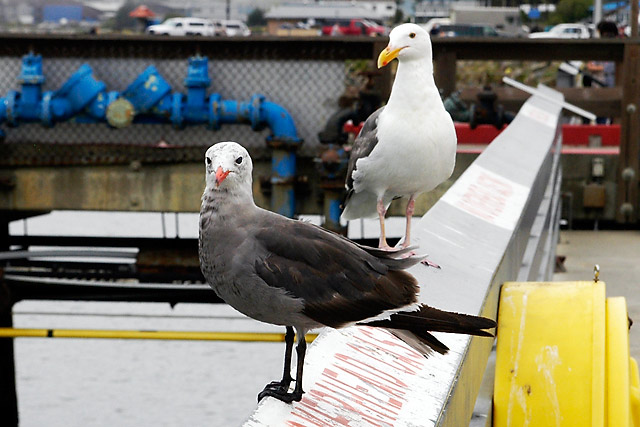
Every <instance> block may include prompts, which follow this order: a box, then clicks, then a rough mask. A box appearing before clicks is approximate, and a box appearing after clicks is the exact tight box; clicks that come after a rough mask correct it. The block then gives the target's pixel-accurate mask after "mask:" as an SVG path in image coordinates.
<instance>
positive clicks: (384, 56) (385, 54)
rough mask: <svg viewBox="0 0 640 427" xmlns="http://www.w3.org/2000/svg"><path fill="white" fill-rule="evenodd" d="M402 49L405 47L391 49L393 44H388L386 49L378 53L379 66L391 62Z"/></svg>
mask: <svg viewBox="0 0 640 427" xmlns="http://www.w3.org/2000/svg"><path fill="white" fill-rule="evenodd" d="M402 49H404V47H399V48H398V49H391V46H387V47H386V48H384V50H383V51H382V52H380V55H378V68H382V67H384V66H385V65H387V64H388V63H389V62H391V61H392V60H394V59H395V58H397V57H398V54H399V53H400V51H401V50H402Z"/></svg>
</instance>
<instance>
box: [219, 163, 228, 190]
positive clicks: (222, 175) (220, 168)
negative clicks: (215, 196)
mask: <svg viewBox="0 0 640 427" xmlns="http://www.w3.org/2000/svg"><path fill="white" fill-rule="evenodd" d="M229 172H231V171H226V172H225V171H223V170H222V166H218V170H217V171H216V187H219V186H220V184H222V181H224V179H225V178H226V177H227V175H229Z"/></svg>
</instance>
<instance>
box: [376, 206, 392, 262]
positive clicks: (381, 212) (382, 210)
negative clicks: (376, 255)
mask: <svg viewBox="0 0 640 427" xmlns="http://www.w3.org/2000/svg"><path fill="white" fill-rule="evenodd" d="M386 213H387V210H386V209H385V208H384V202H383V201H382V200H378V218H379V219H380V240H379V241H378V247H379V248H380V249H385V250H388V249H391V246H389V244H388V243H387V237H386V235H385V231H384V216H385V214H386Z"/></svg>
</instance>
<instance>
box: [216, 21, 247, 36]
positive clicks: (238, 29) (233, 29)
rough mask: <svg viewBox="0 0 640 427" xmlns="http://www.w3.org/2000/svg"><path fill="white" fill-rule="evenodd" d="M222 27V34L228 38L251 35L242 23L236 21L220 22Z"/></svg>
mask: <svg viewBox="0 0 640 427" xmlns="http://www.w3.org/2000/svg"><path fill="white" fill-rule="evenodd" d="M222 26H223V28H224V34H225V35H227V36H230V37H233V36H250V35H251V30H250V29H249V27H247V25H246V24H245V23H244V22H242V21H238V20H235V19H233V20H227V21H222Z"/></svg>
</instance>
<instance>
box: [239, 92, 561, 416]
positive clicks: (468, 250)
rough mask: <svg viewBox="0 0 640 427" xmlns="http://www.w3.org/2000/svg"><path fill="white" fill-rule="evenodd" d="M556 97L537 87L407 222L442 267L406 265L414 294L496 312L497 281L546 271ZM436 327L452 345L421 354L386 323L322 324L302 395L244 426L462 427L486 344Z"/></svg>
mask: <svg viewBox="0 0 640 427" xmlns="http://www.w3.org/2000/svg"><path fill="white" fill-rule="evenodd" d="M562 101H563V97H562V95H561V94H560V93H558V92H555V91H553V90H551V89H548V88H546V87H540V88H539V94H537V95H534V96H532V97H531V98H530V99H529V100H528V101H527V102H526V103H525V104H524V105H523V107H522V109H521V110H520V112H519V113H518V115H517V116H516V118H515V119H514V121H513V123H512V124H511V125H510V126H509V127H508V128H507V129H506V130H505V131H504V132H502V133H501V134H500V135H499V136H498V137H497V138H496V139H495V140H494V141H493V142H492V143H491V144H490V145H489V146H488V147H487V149H486V150H485V151H484V152H483V153H482V154H481V155H480V156H479V157H478V158H477V159H476V161H475V162H474V163H473V164H472V165H471V166H470V167H469V168H468V169H467V170H466V171H465V172H464V174H463V175H462V176H461V177H460V178H459V179H458V180H457V181H456V182H455V183H454V185H453V186H452V187H451V188H450V189H449V190H448V191H447V192H446V193H445V194H444V196H443V197H442V198H441V199H440V200H439V201H438V203H436V204H435V205H434V206H433V207H432V208H431V210H430V211H429V212H428V213H427V214H425V215H424V216H423V217H422V219H421V220H420V221H419V222H418V223H417V224H416V226H415V227H414V228H415V240H414V241H415V243H416V244H418V245H419V247H420V249H419V251H420V252H421V253H427V254H429V258H430V259H431V260H432V261H434V262H436V263H437V264H439V265H440V266H441V267H442V268H441V269H439V270H438V269H433V268H430V267H426V266H423V265H417V266H415V267H413V268H412V269H411V270H410V272H411V273H412V274H414V275H415V276H416V278H418V280H419V282H420V283H421V294H420V301H421V302H424V303H427V304H429V305H432V306H435V307H438V308H441V309H446V310H450V311H457V312H463V313H470V314H480V315H484V316H489V317H492V318H494V319H495V317H496V311H497V305H498V294H499V287H500V285H501V284H502V283H503V282H505V281H507V280H516V279H522V278H532V279H536V280H538V279H542V278H548V277H549V274H550V273H551V272H552V270H551V269H552V267H553V258H554V256H555V236H556V233H557V223H558V215H559V214H558V212H559V211H558V203H557V199H558V193H559V190H558V183H559V179H560V176H561V175H560V167H559V161H558V156H559V152H560V150H559V149H558V148H559V144H560V141H559V139H560V138H559V132H558V119H559V117H560V111H561V106H560V104H561V103H562ZM437 336H438V338H439V339H440V340H442V341H443V342H444V343H445V344H446V345H447V346H449V348H450V351H449V352H448V353H447V354H446V355H440V354H432V355H429V356H428V357H424V356H423V355H422V354H421V353H419V352H418V351H416V350H414V349H413V348H411V347H409V346H407V345H406V344H404V343H403V342H401V341H400V340H398V339H397V338H395V337H394V336H393V335H391V334H390V333H388V332H387V331H385V330H381V329H375V328H370V327H351V328H347V329H343V330H330V331H326V332H325V333H323V334H321V335H320V337H319V338H318V339H317V340H316V342H314V344H313V345H312V346H311V348H310V350H309V352H308V355H307V363H306V365H305V376H304V389H305V391H306V393H305V395H304V397H303V399H302V401H300V402H296V403H293V404H290V405H287V404H284V403H282V402H280V401H276V400H274V399H271V398H267V399H264V400H263V401H262V402H261V403H260V404H259V405H258V408H257V409H256V411H255V412H254V413H253V414H252V415H251V416H250V418H249V420H248V421H247V422H246V424H245V425H246V426H281V425H332V424H336V422H338V421H340V422H342V423H348V425H421V426H422V425H449V426H462V425H468V424H469V420H470V418H471V414H472V411H473V407H474V403H475V401H476V398H477V395H478V389H479V387H480V382H481V380H482V376H483V373H484V370H485V367H486V363H487V358H488V356H489V353H490V351H491V347H492V344H493V342H492V340H491V339H488V338H481V337H473V338H472V337H469V336H466V335H451V334H443V333H439V334H437Z"/></svg>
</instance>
